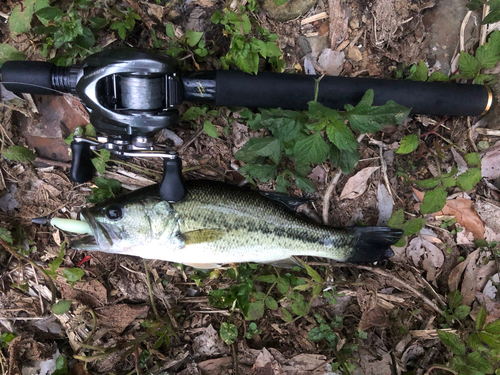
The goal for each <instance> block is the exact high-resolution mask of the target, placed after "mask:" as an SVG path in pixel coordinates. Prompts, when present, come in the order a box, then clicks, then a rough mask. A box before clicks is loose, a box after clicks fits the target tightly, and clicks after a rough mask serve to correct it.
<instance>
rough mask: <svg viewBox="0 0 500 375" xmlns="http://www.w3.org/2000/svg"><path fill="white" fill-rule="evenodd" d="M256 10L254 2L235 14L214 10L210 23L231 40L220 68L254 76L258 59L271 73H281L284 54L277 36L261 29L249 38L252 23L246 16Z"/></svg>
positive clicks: (225, 10) (231, 11)
mask: <svg viewBox="0 0 500 375" xmlns="http://www.w3.org/2000/svg"><path fill="white" fill-rule="evenodd" d="M255 8H256V2H255V1H249V2H248V3H247V4H246V5H243V6H241V7H239V8H238V9H236V10H233V9H231V8H229V7H227V8H224V9H223V11H222V13H221V12H219V11H218V10H216V11H215V13H214V14H213V16H212V18H211V20H212V22H213V23H214V24H216V25H218V24H220V25H222V26H223V27H224V31H223V32H224V35H225V36H227V37H231V43H230V47H229V51H228V52H227V54H226V55H225V56H223V57H221V59H220V61H221V63H222V67H223V68H224V69H229V67H230V66H232V65H235V66H237V67H238V68H239V69H241V70H242V71H244V72H246V73H254V74H257V72H258V70H259V59H260V57H263V58H264V59H266V60H267V61H269V63H270V64H271V66H272V67H273V69H274V70H276V71H282V70H283V68H284V66H285V62H284V60H283V59H282V54H283V53H282V52H281V49H280V48H279V46H278V44H277V43H276V41H277V40H278V36H277V35H276V34H271V33H270V32H269V30H267V29H265V28H262V27H260V26H257V27H256V28H255V32H254V34H255V36H252V21H251V20H250V17H249V14H251V12H252V11H254V10H255ZM252 17H253V16H252Z"/></svg>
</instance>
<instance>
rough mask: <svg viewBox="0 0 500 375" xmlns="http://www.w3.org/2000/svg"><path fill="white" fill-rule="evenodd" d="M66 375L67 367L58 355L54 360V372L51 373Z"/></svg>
mask: <svg viewBox="0 0 500 375" xmlns="http://www.w3.org/2000/svg"><path fill="white" fill-rule="evenodd" d="M67 374H68V366H67V364H66V358H65V357H63V356H62V355H60V356H59V357H57V359H56V371H54V372H53V373H52V375H67Z"/></svg>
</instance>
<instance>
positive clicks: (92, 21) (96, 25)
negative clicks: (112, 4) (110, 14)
mask: <svg viewBox="0 0 500 375" xmlns="http://www.w3.org/2000/svg"><path fill="white" fill-rule="evenodd" d="M108 22H109V21H108V20H107V19H106V18H101V17H91V18H89V26H90V27H91V28H93V29H96V30H99V29H102V28H103V27H104V26H106V25H107V24H108Z"/></svg>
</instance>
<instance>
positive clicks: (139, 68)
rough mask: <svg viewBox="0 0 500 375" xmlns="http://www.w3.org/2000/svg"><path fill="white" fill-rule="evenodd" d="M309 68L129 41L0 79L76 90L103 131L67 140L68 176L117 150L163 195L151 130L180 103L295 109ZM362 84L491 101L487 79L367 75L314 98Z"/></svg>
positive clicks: (398, 95)
mask: <svg viewBox="0 0 500 375" xmlns="http://www.w3.org/2000/svg"><path fill="white" fill-rule="evenodd" d="M318 78H319V76H313V75H298V74H283V73H259V74H258V75H250V74H246V73H243V72H240V71H234V70H217V71H205V72H193V73H189V74H181V73H180V70H179V68H178V65H177V64H176V62H175V61H174V60H173V59H171V58H169V57H167V56H163V55H159V54H155V53H153V52H151V51H148V50H142V49H135V48H116V49H107V50H104V51H102V52H99V53H96V54H94V55H91V56H89V57H87V58H86V59H85V60H84V61H83V62H82V64H81V65H73V66H71V67H59V66H56V65H54V64H51V63H48V62H40V61H7V62H5V63H4V64H3V66H2V68H1V81H2V82H3V85H4V87H5V88H6V89H7V90H10V91H13V92H22V93H30V94H38V95H54V94H63V93H70V94H74V95H77V96H78V97H79V98H80V100H81V102H82V104H83V105H84V107H85V108H86V109H87V111H88V112H89V115H90V122H91V123H92V125H93V126H94V127H95V129H96V130H97V131H98V132H100V133H104V134H106V135H107V136H99V137H97V138H91V137H84V136H78V137H74V141H73V142H72V143H71V150H72V155H73V156H72V158H73V159H72V164H71V170H70V177H71V179H72V180H73V181H75V182H79V183H83V182H87V181H89V180H91V179H92V177H93V176H94V173H95V169H94V166H93V164H92V162H91V160H90V157H91V150H100V149H107V150H109V151H110V152H111V153H114V154H117V155H120V156H124V157H160V158H163V167H164V172H163V178H162V181H161V183H160V185H159V194H160V196H161V197H162V198H163V199H165V200H167V201H170V202H175V201H179V200H181V199H182V198H183V197H184V195H185V188H184V184H183V182H182V173H181V172H182V163H181V160H180V158H179V155H178V154H177V152H175V151H173V150H165V149H159V148H158V147H157V146H155V145H154V142H153V139H154V135H155V134H156V133H157V132H158V131H160V130H162V129H165V128H169V127H171V126H172V125H174V124H176V123H177V122H178V121H179V111H178V107H179V106H180V104H181V103H182V102H183V101H191V102H196V103H205V104H213V105H217V106H228V107H255V108H282V109H292V110H305V109H307V107H308V104H307V103H308V102H310V101H311V100H313V99H314V97H315V90H316V82H317V80H318ZM368 89H373V91H374V101H373V104H374V105H377V106H379V105H384V104H385V103H387V101H389V100H393V101H395V102H397V103H398V104H400V105H403V106H405V107H408V108H411V112H412V113H419V114H426V115H448V116H479V115H483V114H485V113H486V112H487V111H488V110H489V109H490V108H491V106H492V103H493V94H492V91H491V89H490V88H489V87H487V86H483V85H474V84H458V83H448V82H447V83H444V82H416V81H409V80H386V79H374V78H350V77H332V76H326V77H322V79H321V80H320V82H319V84H318V97H317V100H318V102H320V103H321V104H323V105H325V106H327V107H330V108H332V109H343V108H344V106H345V105H346V104H350V105H356V104H357V103H358V102H359V101H360V100H361V98H362V97H363V95H364V94H365V92H366V91H367V90H368Z"/></svg>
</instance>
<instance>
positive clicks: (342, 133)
mask: <svg viewBox="0 0 500 375" xmlns="http://www.w3.org/2000/svg"><path fill="white" fill-rule="evenodd" d="M326 135H327V136H328V139H329V140H330V142H332V143H333V144H334V145H335V146H337V148H338V149H339V150H342V151H354V150H356V149H357V148H358V141H356V138H354V135H353V134H352V131H351V130H350V129H349V128H348V127H347V126H346V125H345V124H344V123H343V122H342V121H340V120H337V119H333V120H332V121H329V122H328V124H327V126H326Z"/></svg>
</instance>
